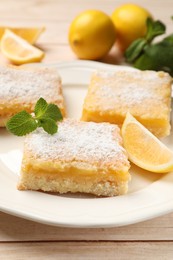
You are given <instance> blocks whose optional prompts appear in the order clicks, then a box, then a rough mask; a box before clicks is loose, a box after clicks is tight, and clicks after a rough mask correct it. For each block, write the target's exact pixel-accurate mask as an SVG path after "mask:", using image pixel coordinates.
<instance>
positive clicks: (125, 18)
mask: <svg viewBox="0 0 173 260" xmlns="http://www.w3.org/2000/svg"><path fill="white" fill-rule="evenodd" d="M148 17H152V16H151V14H150V13H149V12H148V11H147V10H146V9H144V8H143V7H141V6H138V5H135V4H124V5H121V6H120V7H118V8H117V9H115V11H114V12H113V14H112V20H113V23H114V25H115V27H116V32H117V44H118V46H119V47H120V49H122V50H123V51H124V50H125V49H126V48H127V47H128V46H129V45H130V44H131V43H132V42H133V41H134V40H136V39H137V38H140V37H142V36H144V35H145V33H146V29H147V27H146V20H147V18H148Z"/></svg>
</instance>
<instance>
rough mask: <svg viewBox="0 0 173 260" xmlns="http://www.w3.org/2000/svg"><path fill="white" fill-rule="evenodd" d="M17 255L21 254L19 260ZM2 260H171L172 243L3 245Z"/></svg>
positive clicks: (1, 250) (0, 252)
mask: <svg viewBox="0 0 173 260" xmlns="http://www.w3.org/2000/svg"><path fill="white" fill-rule="evenodd" d="M16 251H18V254H17V256H16ZM0 256H1V258H2V259H3V260H9V259H13V260H16V259H17V260H19V259H21V260H22V259H29V258H31V259H32V260H35V259H36V260H39V259H40V260H43V259H49V260H50V259H58V260H64V259H70V260H79V259H91V260H98V259H107V260H115V259H118V260H127V259H128V260H139V259H141V260H146V259H147V260H153V259H157V260H171V259H172V256H173V242H169V243H165V242H162V244H161V243H159V242H157V243H156V242H146V243H142V242H137V243H132V242H94V243H93V242H52V243H47V242H46V243H40V242H39V243H31V242H30V243H12V244H9V243H6V244H1V247H0ZM12 256H13V257H12Z"/></svg>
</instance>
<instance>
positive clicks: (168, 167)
mask: <svg viewBox="0 0 173 260" xmlns="http://www.w3.org/2000/svg"><path fill="white" fill-rule="evenodd" d="M121 133H122V138H123V143H124V148H125V149H126V151H127V153H128V156H129V160H130V161H131V162H133V163H134V164H136V165H137V166H139V167H141V168H143V169H145V170H148V171H151V172H158V173H159V172H160V173H165V172H169V171H172V170H173V152H172V151H171V150H169V149H168V148H167V147H166V146H165V145H164V144H163V143H162V142H161V141H160V140H159V139H158V138H157V137H155V136H154V135H153V134H152V133H151V132H150V131H149V130H148V129H146V128H145V127H144V126H143V125H142V124H141V123H139V122H138V121H137V120H136V119H135V118H134V117H133V116H132V115H131V114H130V113H127V116H126V118H125V120H124V123H123V126H122V129H121Z"/></svg>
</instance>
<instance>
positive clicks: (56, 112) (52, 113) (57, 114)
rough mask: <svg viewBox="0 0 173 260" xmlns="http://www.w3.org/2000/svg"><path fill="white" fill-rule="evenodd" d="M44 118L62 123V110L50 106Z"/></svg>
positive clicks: (53, 105) (52, 105)
mask: <svg viewBox="0 0 173 260" xmlns="http://www.w3.org/2000/svg"><path fill="white" fill-rule="evenodd" d="M44 117H50V118H52V119H53V120H55V121H60V120H62V119H63V116H62V114H61V110H60V109H59V107H58V106H56V105H55V104H49V105H48V107H47V110H46V111H45V114H44Z"/></svg>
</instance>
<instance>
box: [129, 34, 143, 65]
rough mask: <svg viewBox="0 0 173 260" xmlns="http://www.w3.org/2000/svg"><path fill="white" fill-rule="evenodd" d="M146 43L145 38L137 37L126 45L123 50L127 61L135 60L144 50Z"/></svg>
mask: <svg viewBox="0 0 173 260" xmlns="http://www.w3.org/2000/svg"><path fill="white" fill-rule="evenodd" d="M146 45H147V41H146V40H145V39H142V38H139V39H137V40H135V41H134V42H132V44H131V45H130V46H129V47H128V49H127V50H126V52H125V57H126V59H127V61H128V62H133V61H134V60H136V59H137V58H138V57H139V56H140V55H141V53H142V51H143V50H144V48H145V46H146Z"/></svg>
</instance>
